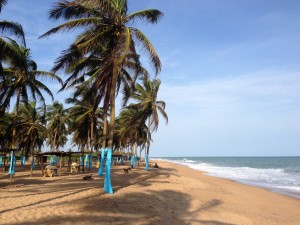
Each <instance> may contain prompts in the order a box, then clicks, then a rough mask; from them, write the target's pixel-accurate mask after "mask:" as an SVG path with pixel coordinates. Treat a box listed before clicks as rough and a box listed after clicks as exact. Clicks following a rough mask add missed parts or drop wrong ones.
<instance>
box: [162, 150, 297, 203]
mask: <svg viewBox="0 0 300 225" xmlns="http://www.w3.org/2000/svg"><path fill="white" fill-rule="evenodd" d="M156 159H160V160H166V161H170V162H174V163H178V164H181V165H185V166H188V167H191V168H193V169H195V170H201V171H204V172H206V173H207V174H208V175H211V176H216V177H221V178H227V179H231V180H234V181H237V182H240V183H244V184H248V185H252V186H257V187H263V188H267V189H269V190H271V191H274V192H279V193H282V194H286V195H289V196H292V197H295V198H299V199H300V156H297V157H162V158H156Z"/></svg>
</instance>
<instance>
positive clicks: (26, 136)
mask: <svg viewBox="0 0 300 225" xmlns="http://www.w3.org/2000/svg"><path fill="white" fill-rule="evenodd" d="M36 106H37V105H36V102H29V103H25V102H24V103H22V104H20V109H19V115H18V124H17V128H18V132H19V133H21V135H22V139H21V140H20V141H19V143H20V146H23V147H25V146H27V147H29V148H30V153H31V156H32V163H31V172H30V176H32V165H33V155H34V153H35V151H34V149H35V148H36V147H39V146H40V145H41V142H43V141H44V140H45V138H46V136H47V135H48V131H47V128H46V117H45V108H44V107H36ZM27 149H28V148H27Z"/></svg>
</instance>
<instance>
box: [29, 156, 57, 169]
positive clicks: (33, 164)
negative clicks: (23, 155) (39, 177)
mask: <svg viewBox="0 0 300 225" xmlns="http://www.w3.org/2000/svg"><path fill="white" fill-rule="evenodd" d="M51 165H52V164H51ZM32 169H35V161H34V157H33V156H32Z"/></svg>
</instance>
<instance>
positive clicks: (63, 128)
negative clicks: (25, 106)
mask: <svg viewBox="0 0 300 225" xmlns="http://www.w3.org/2000/svg"><path fill="white" fill-rule="evenodd" d="M46 119H47V122H48V124H47V129H48V131H49V134H50V135H49V141H48V143H49V144H50V146H51V149H52V151H56V150H57V149H58V148H59V147H63V146H64V145H65V144H66V142H67V140H68V139H67V135H68V127H69V125H70V118H69V116H68V114H67V110H66V109H64V106H63V104H61V103H59V102H57V101H55V102H53V104H52V105H49V106H47V113H46Z"/></svg>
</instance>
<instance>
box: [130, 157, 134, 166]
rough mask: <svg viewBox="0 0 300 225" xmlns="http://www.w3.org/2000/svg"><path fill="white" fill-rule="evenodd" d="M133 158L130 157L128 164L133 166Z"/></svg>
mask: <svg viewBox="0 0 300 225" xmlns="http://www.w3.org/2000/svg"><path fill="white" fill-rule="evenodd" d="M133 157H134V156H133V155H132V156H130V164H131V165H133V160H134V159H133Z"/></svg>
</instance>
